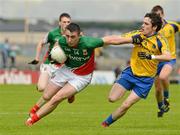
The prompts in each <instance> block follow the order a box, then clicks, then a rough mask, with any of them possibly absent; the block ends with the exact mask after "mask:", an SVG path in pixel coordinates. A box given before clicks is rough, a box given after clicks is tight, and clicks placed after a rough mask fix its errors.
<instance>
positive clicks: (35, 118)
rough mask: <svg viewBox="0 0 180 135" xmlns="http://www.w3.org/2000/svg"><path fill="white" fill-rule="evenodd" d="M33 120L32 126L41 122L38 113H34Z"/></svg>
mask: <svg viewBox="0 0 180 135" xmlns="http://www.w3.org/2000/svg"><path fill="white" fill-rule="evenodd" d="M31 120H32V124H33V123H35V122H37V121H38V120H40V118H39V116H37V114H36V113H34V114H33V115H32V117H31Z"/></svg>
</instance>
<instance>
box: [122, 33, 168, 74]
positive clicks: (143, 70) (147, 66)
mask: <svg viewBox="0 0 180 135" xmlns="http://www.w3.org/2000/svg"><path fill="white" fill-rule="evenodd" d="M136 34H140V32H139V31H132V32H129V33H125V34H123V35H121V36H123V37H131V36H133V35H136ZM142 36H143V35H142ZM164 51H168V43H167V42H166V40H165V38H163V37H162V36H160V35H159V34H154V35H152V36H150V37H145V39H144V41H143V42H142V43H141V45H135V46H134V47H133V50H132V54H131V59H130V66H131V69H132V72H133V74H134V75H137V76H142V77H143V76H146V77H154V76H155V75H156V72H157V65H158V63H159V61H158V60H154V59H153V60H147V59H140V58H139V57H138V52H146V53H149V54H151V55H161V54H162V53H163V52H164Z"/></svg>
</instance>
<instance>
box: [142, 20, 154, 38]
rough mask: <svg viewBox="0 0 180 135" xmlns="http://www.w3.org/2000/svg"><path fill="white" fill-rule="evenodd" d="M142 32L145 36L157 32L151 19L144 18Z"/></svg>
mask: <svg viewBox="0 0 180 135" xmlns="http://www.w3.org/2000/svg"><path fill="white" fill-rule="evenodd" d="M141 32H142V34H143V35H145V36H151V35H153V34H154V33H155V32H156V27H153V26H152V23H151V19H150V18H149V17H145V18H144V20H143V24H142V27H141Z"/></svg>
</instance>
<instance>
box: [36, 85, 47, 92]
mask: <svg viewBox="0 0 180 135" xmlns="http://www.w3.org/2000/svg"><path fill="white" fill-rule="evenodd" d="M36 89H37V91H39V92H43V91H44V89H45V87H43V86H40V85H37V86H36Z"/></svg>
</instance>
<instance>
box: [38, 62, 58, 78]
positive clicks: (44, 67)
mask: <svg viewBox="0 0 180 135" xmlns="http://www.w3.org/2000/svg"><path fill="white" fill-rule="evenodd" d="M59 68H60V67H56V66H55V65H54V64H41V65H40V71H41V73H43V72H47V73H48V74H49V76H50V77H51V76H53V75H54V74H55V72H56V70H57V69H59Z"/></svg>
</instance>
